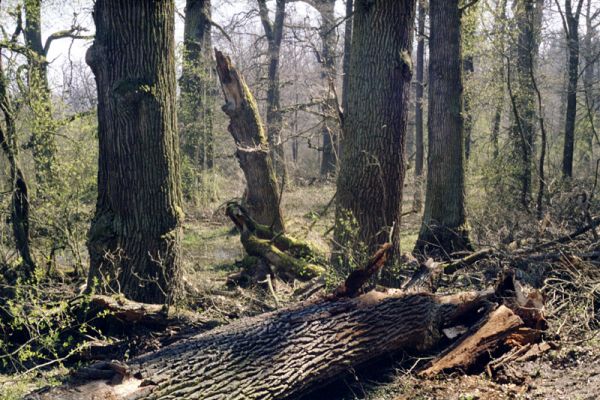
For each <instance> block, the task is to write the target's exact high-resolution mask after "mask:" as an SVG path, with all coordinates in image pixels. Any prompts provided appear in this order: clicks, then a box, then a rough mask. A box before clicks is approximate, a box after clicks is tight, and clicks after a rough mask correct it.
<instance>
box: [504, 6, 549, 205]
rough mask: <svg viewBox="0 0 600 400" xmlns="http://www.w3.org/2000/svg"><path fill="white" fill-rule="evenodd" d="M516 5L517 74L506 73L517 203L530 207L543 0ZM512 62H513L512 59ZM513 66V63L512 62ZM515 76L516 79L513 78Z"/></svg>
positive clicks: (512, 177) (514, 190)
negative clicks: (509, 99) (534, 76)
mask: <svg viewBox="0 0 600 400" xmlns="http://www.w3.org/2000/svg"><path fill="white" fill-rule="evenodd" d="M515 4H516V8H515V20H516V29H517V40H516V43H515V45H514V46H515V47H516V49H515V50H514V53H515V57H516V63H515V64H516V68H515V73H514V74H510V71H509V73H508V75H507V79H508V80H507V83H509V85H508V90H509V94H510V98H511V105H512V109H513V124H512V125H513V126H512V128H511V142H512V145H513V149H514V154H515V155H516V162H515V165H514V167H513V168H512V173H511V175H512V176H511V179H512V181H513V183H512V186H513V192H514V195H515V203H516V204H520V206H521V208H522V209H524V210H529V206H530V203H531V198H532V194H531V193H532V183H531V182H532V179H531V176H532V166H533V162H534V160H533V156H534V143H535V123H536V121H535V118H536V112H535V88H534V85H533V81H532V79H531V77H532V76H533V74H534V73H535V63H536V58H537V55H538V46H539V45H538V36H539V30H540V28H541V22H542V21H541V11H542V8H543V1H538V0H523V1H519V2H517V3H515ZM509 63H510V61H509ZM509 67H510V64H509ZM513 75H514V79H513Z"/></svg>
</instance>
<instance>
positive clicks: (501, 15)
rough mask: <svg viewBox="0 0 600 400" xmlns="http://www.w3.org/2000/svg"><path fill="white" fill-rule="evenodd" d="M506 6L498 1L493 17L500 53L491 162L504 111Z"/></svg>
mask: <svg viewBox="0 0 600 400" xmlns="http://www.w3.org/2000/svg"><path fill="white" fill-rule="evenodd" d="M506 4H507V0H500V1H499V2H498V4H497V5H496V13H495V16H494V31H495V32H496V33H497V34H498V35H499V39H498V41H497V45H496V46H497V47H498V49H499V52H500V53H501V54H500V55H499V56H498V57H497V60H496V62H495V66H494V72H495V75H496V76H497V77H500V79H498V83H497V86H496V88H497V92H496V93H495V96H496V109H495V111H494V118H493V119H492V132H491V135H490V136H491V137H490V140H491V142H492V160H493V161H497V160H498V156H499V155H500V143H499V138H500V125H501V123H502V111H503V110H504V92H505V85H504V76H505V74H506V71H505V68H504V55H503V54H504V53H505V52H506V43H505V42H506V28H505V24H506Z"/></svg>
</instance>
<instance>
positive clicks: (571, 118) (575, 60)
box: [562, 0, 583, 178]
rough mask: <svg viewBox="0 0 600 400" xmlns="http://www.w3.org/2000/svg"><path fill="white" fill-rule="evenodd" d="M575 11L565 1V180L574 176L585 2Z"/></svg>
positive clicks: (580, 3) (563, 169) (569, 1)
mask: <svg viewBox="0 0 600 400" xmlns="http://www.w3.org/2000/svg"><path fill="white" fill-rule="evenodd" d="M576 4H577V5H576V9H575V10H573V6H572V2H571V0H565V11H564V15H562V17H563V19H564V25H565V26H564V28H565V36H566V39H567V52H568V59H567V74H568V83H567V110H566V116H565V142H564V147H563V162H562V173H563V176H564V177H565V178H571V177H572V176H573V153H574V150H575V122H576V118H577V82H578V80H579V17H580V15H581V8H582V5H583V0H579V1H578V2H577V3H576Z"/></svg>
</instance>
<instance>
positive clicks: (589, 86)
mask: <svg viewBox="0 0 600 400" xmlns="http://www.w3.org/2000/svg"><path fill="white" fill-rule="evenodd" d="M593 18H594V14H593V13H592V0H588V1H587V5H586V13H585V36H584V38H583V49H584V50H583V59H584V61H585V65H584V66H583V68H582V69H583V74H582V78H583V87H584V92H585V93H584V94H585V105H586V110H587V113H586V114H587V118H588V120H589V124H590V128H591V129H588V132H587V133H586V135H585V144H586V149H585V153H584V158H585V159H584V161H585V164H584V165H585V166H586V167H587V166H589V165H591V164H592V160H593V159H594V132H595V131H596V128H595V114H596V99H595V96H594V87H593V85H594V69H595V68H596V64H597V60H596V56H595V53H596V50H595V49H596V46H595V43H594V40H593V39H594V36H595V34H596V29H595V26H594V23H593Z"/></svg>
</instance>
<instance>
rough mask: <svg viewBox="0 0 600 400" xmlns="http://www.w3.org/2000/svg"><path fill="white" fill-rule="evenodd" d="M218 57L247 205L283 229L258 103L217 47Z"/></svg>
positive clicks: (262, 219) (255, 214) (259, 218)
mask: <svg viewBox="0 0 600 400" xmlns="http://www.w3.org/2000/svg"><path fill="white" fill-rule="evenodd" d="M215 57H216V61H217V73H218V75H219V80H220V82H221V88H222V89H223V95H224V97H225V101H226V103H225V105H224V106H223V107H222V109H223V111H224V112H225V114H227V116H228V117H229V120H230V123H229V132H230V133H231V135H232V136H233V139H234V141H235V145H236V149H237V150H236V153H235V154H236V157H237V159H238V161H239V163H240V167H241V168H242V170H243V172H244V176H245V177H246V191H245V193H244V201H243V202H244V206H245V207H246V208H247V209H248V211H249V212H250V215H251V216H252V218H254V219H255V220H256V221H258V222H259V223H261V224H264V225H267V226H270V227H272V228H273V229H274V230H275V231H277V232H283V231H284V222H283V217H282V213H281V207H280V193H279V188H278V184H277V179H276V177H275V171H274V169H273V165H272V162H271V157H270V156H269V144H268V142H267V136H266V135H265V130H264V127H263V124H262V121H261V119H260V114H259V112H258V106H257V104H256V101H255V100H254V96H252V93H251V92H250V89H249V88H248V86H247V85H246V82H245V81H244V78H243V77H242V75H241V74H240V73H239V72H238V71H237V69H236V68H235V67H234V66H233V64H232V63H231V60H230V59H229V57H228V56H226V55H224V54H223V53H221V52H220V51H218V50H217V49H215Z"/></svg>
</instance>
